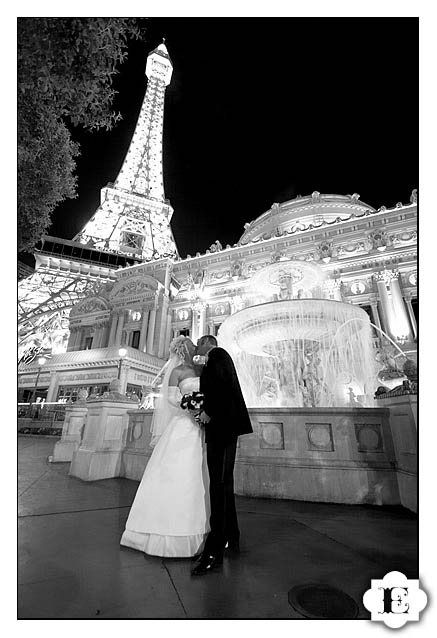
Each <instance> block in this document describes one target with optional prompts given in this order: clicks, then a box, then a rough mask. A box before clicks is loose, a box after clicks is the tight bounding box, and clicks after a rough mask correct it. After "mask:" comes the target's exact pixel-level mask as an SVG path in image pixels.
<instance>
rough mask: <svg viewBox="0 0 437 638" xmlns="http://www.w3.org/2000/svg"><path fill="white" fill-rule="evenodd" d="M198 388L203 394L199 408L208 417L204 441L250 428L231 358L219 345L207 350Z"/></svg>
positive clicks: (228, 437) (229, 438)
mask: <svg viewBox="0 0 437 638" xmlns="http://www.w3.org/2000/svg"><path fill="white" fill-rule="evenodd" d="M200 392H202V393H203V394H204V395H205V399H204V404H203V409H204V411H205V412H206V414H207V415H208V416H210V417H211V421H210V422H209V423H207V424H206V426H205V433H206V442H207V443H208V441H212V440H224V441H230V440H232V439H234V438H236V437H237V436H239V435H240V434H250V433H251V432H253V430H252V425H251V423H250V418H249V413H248V411H247V407H246V404H245V402H244V398H243V393H242V392H241V387H240V382H239V381H238V377H237V371H236V370H235V366H234V362H233V361H232V359H231V357H230V355H229V354H228V353H227V352H226V350H223V348H213V349H212V350H210V351H209V354H208V361H207V363H206V365H205V366H204V369H203V371H202V374H201V375H200Z"/></svg>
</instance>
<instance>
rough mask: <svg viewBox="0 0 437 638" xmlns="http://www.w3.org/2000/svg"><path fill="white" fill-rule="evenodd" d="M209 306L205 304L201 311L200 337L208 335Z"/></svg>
mask: <svg viewBox="0 0 437 638" xmlns="http://www.w3.org/2000/svg"><path fill="white" fill-rule="evenodd" d="M207 307H208V304H206V303H205V304H203V305H202V308H201V310H200V322H199V337H202V336H203V335H204V334H206V309H207Z"/></svg>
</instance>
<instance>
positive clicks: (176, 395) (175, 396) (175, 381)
mask: <svg viewBox="0 0 437 638" xmlns="http://www.w3.org/2000/svg"><path fill="white" fill-rule="evenodd" d="M181 399H182V395H181V393H180V390H179V371H178V370H173V372H172V373H171V375H170V379H169V380H168V402H169V403H170V405H172V406H173V407H175V408H179V407H180V403H181Z"/></svg>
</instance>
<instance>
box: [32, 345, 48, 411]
mask: <svg viewBox="0 0 437 638" xmlns="http://www.w3.org/2000/svg"><path fill="white" fill-rule="evenodd" d="M46 361H47V359H46V358H45V357H38V372H37V375H36V379H35V387H34V388H33V392H32V398H31V400H30V405H29V413H30V414H31V413H32V403H33V402H34V401H35V397H36V390H37V387H38V381H39V375H40V374H41V369H42V367H43V365H44V364H45V362H46Z"/></svg>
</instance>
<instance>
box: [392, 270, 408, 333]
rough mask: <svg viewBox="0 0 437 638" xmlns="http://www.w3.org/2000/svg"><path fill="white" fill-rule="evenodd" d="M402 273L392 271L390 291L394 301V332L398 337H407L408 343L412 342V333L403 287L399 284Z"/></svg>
mask: <svg viewBox="0 0 437 638" xmlns="http://www.w3.org/2000/svg"><path fill="white" fill-rule="evenodd" d="M399 278H400V273H399V271H392V278H391V281H390V291H391V295H392V300H393V310H394V317H395V319H394V326H393V331H394V332H395V336H396V337H398V338H399V337H407V340H408V341H411V340H412V337H413V335H412V332H411V328H410V321H409V317H408V312H407V309H406V306H405V303H404V298H403V296H402V291H401V287H400V284H399Z"/></svg>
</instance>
